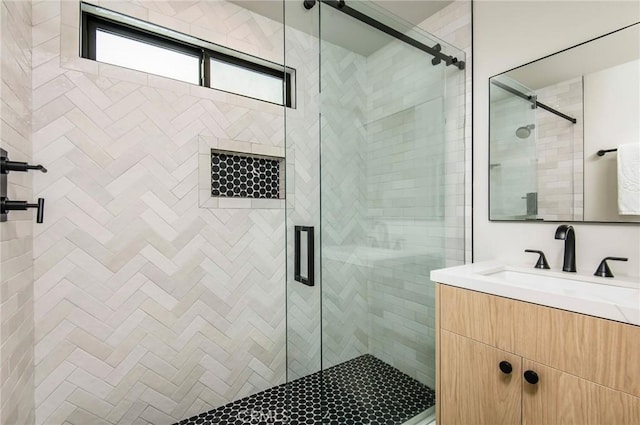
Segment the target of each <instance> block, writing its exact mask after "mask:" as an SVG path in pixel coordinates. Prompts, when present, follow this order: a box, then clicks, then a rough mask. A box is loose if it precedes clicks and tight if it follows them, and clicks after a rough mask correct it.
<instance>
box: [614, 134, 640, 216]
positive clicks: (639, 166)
mask: <svg viewBox="0 0 640 425" xmlns="http://www.w3.org/2000/svg"><path fill="white" fill-rule="evenodd" d="M618 212H619V213H620V215H640V142H638V143H628V144H625V145H620V146H618Z"/></svg>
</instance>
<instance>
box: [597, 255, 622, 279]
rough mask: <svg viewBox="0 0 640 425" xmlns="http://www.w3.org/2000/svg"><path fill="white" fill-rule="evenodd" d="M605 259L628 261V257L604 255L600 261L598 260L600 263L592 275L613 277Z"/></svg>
mask: <svg viewBox="0 0 640 425" xmlns="http://www.w3.org/2000/svg"><path fill="white" fill-rule="evenodd" d="M607 260H613V261H629V259H628V258H625V257H604V258H603V259H602V261H600V265H599V266H598V268H597V269H596V272H595V273H594V274H593V275H594V276H600V277H614V276H613V273H611V269H610V268H609V265H608V264H607Z"/></svg>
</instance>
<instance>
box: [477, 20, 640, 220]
mask: <svg viewBox="0 0 640 425" xmlns="http://www.w3.org/2000/svg"><path fill="white" fill-rule="evenodd" d="M636 25H640V21H638V22H634V23H633V24H630V25H625V26H624V27H621V28H618V29H616V30H614V31H610V32H608V33H606V34H602V35H599V36H597V37H594V38H590V39H589V40H586V41H583V42H581V43H578V44H575V45H573V46H570V47H567V48H565V49H562V50H558V51H557V52H554V53H551V54H548V55H546V56H542V57H540V58H537V59H534V60H532V61H529V62H527V63H524V64H522V65H518V66H514V67H513V68H510V69H507V70H505V71H502V72H499V73H497V74H495V75H492V76H490V77H489V79H488V80H487V111H491V96H490V93H491V79H492V78H494V77H497V76H500V75H503V74H506V73H508V72H511V71H513V70H515V69H518V68H522V67H524V66H527V65H530V64H532V63H535V62H538V61H541V60H543V59H546V58H549V57H551V56H555V55H558V54H560V53H563V52H566V51H567V50H571V49H573V48H576V47H580V46H582V45H584V44H587V43H591V42H592V41H595V40H599V39H601V38H604V37H607V36H609V35H612V34H615V33H617V32H620V31H624V30H626V29H629V28H631V27H633V26H636ZM488 120H489V122H488V125H487V164H486V167H487V207H488V208H487V216H488V217H487V218H488V219H489V221H490V222H494V223H578V224H607V225H622V226H628V225H631V226H640V221H592V220H580V221H576V220H544V219H542V218H540V219H536V220H515V219H513V220H510V219H492V218H491V113H490V112H489V114H488ZM583 161H584V152H583ZM582 179H583V181H582V186H583V188H584V184H585V182H584V174H583V176H582Z"/></svg>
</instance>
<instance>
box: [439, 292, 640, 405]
mask: <svg viewBox="0 0 640 425" xmlns="http://www.w3.org/2000/svg"><path fill="white" fill-rule="evenodd" d="M438 286H439V290H438V294H439V296H440V300H439V303H440V324H441V327H442V328H443V329H447V330H449V331H451V332H454V333H457V334H459V335H463V336H466V337H469V338H472V339H475V340H476V341H480V342H483V343H485V344H489V345H492V346H494V347H497V348H500V349H502V350H506V351H509V352H512V353H515V354H518V355H520V356H522V357H525V358H527V359H530V360H533V361H535V362H538V363H541V364H543V365H546V366H549V367H552V368H555V369H559V370H562V371H565V372H568V373H570V374H572V375H575V376H578V377H580V378H584V379H586V380H589V381H592V382H596V383H598V384H601V385H604V386H605V387H608V388H613V389H616V390H619V391H622V392H625V393H628V394H632V395H634V396H636V397H640V360H639V359H640V327H639V326H633V325H629V324H624V323H619V322H614V321H611V320H606V319H600V318H596V317H592V316H586V315H583V314H578V313H573V312H569V311H564V310H559V309H555V308H550V307H545V306H540V305H536V304H531V303H527V302H523V301H516V300H511V299H508V298H503V297H498V296H494V295H489V294H484V293H481V292H475V291H470V290H467V289H461V288H456V287H451V286H447V285H438Z"/></svg>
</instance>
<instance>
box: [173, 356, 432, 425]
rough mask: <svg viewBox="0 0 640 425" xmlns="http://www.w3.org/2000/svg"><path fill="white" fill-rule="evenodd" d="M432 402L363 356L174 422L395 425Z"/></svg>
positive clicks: (422, 390)
mask: <svg viewBox="0 0 640 425" xmlns="http://www.w3.org/2000/svg"><path fill="white" fill-rule="evenodd" d="M435 401H436V394H435V392H434V391H433V390H432V389H431V388H429V387H427V386H425V385H423V384H421V383H420V382H418V381H416V380H415V379H413V378H411V377H410V376H408V375H406V374H404V373H402V372H400V371H399V370H398V369H396V368H394V367H393V366H390V365H388V364H387V363H385V362H383V361H381V360H379V359H378V358H376V357H374V356H372V355H369V354H365V355H363V356H360V357H356V358H355V359H352V360H349V361H347V362H345V363H341V364H339V365H337V366H334V367H331V368H329V369H326V370H324V371H322V372H317V373H314V374H312V375H308V376H305V377H303V378H300V379H296V380H295V381H292V382H289V383H287V384H283V385H279V386H277V387H272V388H269V389H268V390H265V391H262V392H260V393H257V394H254V395H251V396H249V397H245V398H243V399H241V400H238V401H234V402H233V403H229V404H227V405H224V406H222V407H219V408H217V409H214V410H211V411H209V412H205V413H201V414H200V415H198V416H194V417H192V418H189V419H184V420H182V421H180V422H179V425H194V424H203V425H212V424H218V425H231V424H233V425H244V424H251V425H284V424H288V425H302V424H305V425H320V424H330V425H400V424H402V423H404V422H406V421H407V420H409V419H411V418H413V417H414V416H416V415H418V414H420V413H422V412H423V411H425V410H426V409H428V408H430V407H431V406H433V405H434V404H435ZM176 425H178V424H176Z"/></svg>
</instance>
